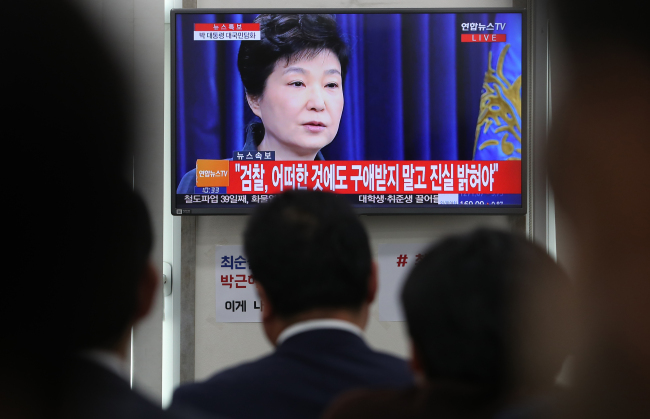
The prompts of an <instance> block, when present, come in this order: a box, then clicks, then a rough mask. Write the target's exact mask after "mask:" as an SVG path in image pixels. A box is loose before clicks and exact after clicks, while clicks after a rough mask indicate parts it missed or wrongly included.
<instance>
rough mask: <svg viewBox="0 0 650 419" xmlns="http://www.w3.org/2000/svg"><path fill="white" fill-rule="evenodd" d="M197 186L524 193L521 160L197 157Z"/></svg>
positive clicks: (259, 190) (253, 190)
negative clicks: (241, 159) (522, 190)
mask: <svg viewBox="0 0 650 419" xmlns="http://www.w3.org/2000/svg"><path fill="white" fill-rule="evenodd" d="M196 186H197V188H200V189H195V193H204V192H203V191H204V189H203V188H221V187H226V188H227V191H228V193H230V194H277V193H281V192H283V191H286V190H291V189H310V190H324V191H332V192H337V193H341V194H374V193H377V194H404V193H406V194H480V193H491V194H495V193H498V194H520V193H521V161H518V160H510V161H473V160H472V161H451V162H450V161H420V160H418V161H327V162H324V161H310V162H305V161H300V162H296V161H251V162H244V161H230V160H197V166H196ZM210 191H211V192H210ZM207 193H215V194H218V193H220V192H217V190H216V189H211V190H209V191H208V192H207Z"/></svg>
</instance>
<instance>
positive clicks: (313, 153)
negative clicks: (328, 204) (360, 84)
mask: <svg viewBox="0 0 650 419" xmlns="http://www.w3.org/2000/svg"><path fill="white" fill-rule="evenodd" d="M255 22H256V23H259V24H260V31H261V41H258V42H255V41H252V42H242V43H241V46H240V48H239V57H238V60H237V66H238V68H239V73H240V74H241V79H242V83H243V84H244V88H245V89H246V99H247V101H248V105H249V106H250V108H251V110H252V111H253V113H254V114H255V115H256V116H257V117H258V118H259V120H258V121H252V122H251V123H250V124H249V125H248V128H247V136H246V145H245V146H244V150H260V151H271V150H272V151H275V158H276V160H314V159H316V160H320V159H322V155H321V154H320V149H321V148H323V147H325V146H326V145H328V144H329V143H330V142H332V140H333V139H334V137H335V136H336V133H337V132H338V128H339V123H340V121H341V114H342V113H343V102H344V100H343V79H344V78H345V72H346V70H347V65H348V60H349V57H348V46H347V45H346V43H345V42H344V41H343V39H342V38H341V35H340V34H339V31H338V28H337V25H336V20H335V19H334V17H333V16H331V15H327V14H261V15H259V16H258V17H257V18H256V19H255ZM256 119H257V118H256ZM260 121H261V122H260Z"/></svg>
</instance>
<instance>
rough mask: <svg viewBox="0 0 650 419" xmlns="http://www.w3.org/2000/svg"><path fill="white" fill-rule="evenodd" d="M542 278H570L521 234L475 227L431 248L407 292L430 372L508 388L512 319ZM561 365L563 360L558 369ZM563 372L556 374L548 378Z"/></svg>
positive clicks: (414, 334) (497, 389)
mask: <svg viewBox="0 0 650 419" xmlns="http://www.w3.org/2000/svg"><path fill="white" fill-rule="evenodd" d="M558 278H560V279H561V280H562V281H560V280H558ZM540 282H547V283H548V282H550V283H554V282H566V283H568V278H567V277H566V276H565V275H564V273H563V272H562V271H561V269H560V268H559V267H558V266H557V265H556V264H555V262H553V260H552V259H551V258H550V257H549V256H548V255H547V254H546V253H545V252H544V251H543V250H541V249H540V248H539V247H537V246H536V245H534V244H533V243H531V242H529V241H527V240H526V239H525V238H523V237H519V236H516V235H513V234H509V233H505V232H499V231H492V230H478V231H476V232H473V233H470V234H466V235H461V236H454V237H451V238H448V239H445V240H443V241H442V242H440V243H439V244H436V245H434V246H432V247H431V248H430V249H429V250H428V251H427V252H426V254H425V256H424V257H423V258H422V259H421V260H420V262H419V263H418V264H417V265H416V266H415V268H414V269H413V271H412V272H411V273H410V274H409V276H408V279H407V280H406V283H405V285H404V289H403V291H402V304H403V307H404V312H405V314H406V319H407V322H408V330H409V334H410V336H411V338H412V339H413V342H414V344H415V345H416V347H417V348H418V350H419V351H420V354H421V356H422V358H423V359H422V362H423V364H424V369H425V372H426V375H427V376H428V377H429V378H430V379H432V380H445V381H453V382H463V383H468V384H472V385H476V386H479V387H480V388H484V389H485V391H487V392H490V393H492V394H503V392H505V391H508V390H510V389H511V388H512V386H513V385H514V380H515V379H514V371H513V368H514V366H513V364H514V361H513V356H515V355H514V353H513V341H514V340H515V339H516V336H515V335H516V334H517V333H518V331H517V330H516V328H515V327H514V323H515V319H514V316H517V315H518V314H517V313H518V310H519V308H520V307H519V306H518V304H519V303H520V301H521V299H522V293H523V292H529V291H527V289H526V288H528V287H529V286H530V285H531V284H535V283H540ZM565 355H566V354H565ZM554 361H555V360H554ZM561 363H562V358H561V357H560V359H558V360H557V368H558V370H559V367H560V365H561ZM558 370H556V371H552V372H551V376H550V380H551V381H550V382H551V383H552V377H553V374H555V373H557V371H558Z"/></svg>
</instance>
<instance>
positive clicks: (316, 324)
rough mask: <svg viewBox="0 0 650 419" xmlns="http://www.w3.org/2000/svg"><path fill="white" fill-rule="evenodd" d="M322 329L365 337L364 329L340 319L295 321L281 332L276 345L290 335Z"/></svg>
mask: <svg viewBox="0 0 650 419" xmlns="http://www.w3.org/2000/svg"><path fill="white" fill-rule="evenodd" d="M322 329H335V330H344V331H346V332H350V333H353V334H355V335H357V336H359V337H360V338H362V339H363V331H362V330H361V329H360V328H359V327H358V326H357V325H355V324H352V323H350V322H347V321H344V320H338V319H317V320H307V321H304V322H299V323H295V324H292V325H291V326H289V327H287V328H286V329H284V330H283V331H282V333H280V336H278V340H277V341H276V345H277V346H280V345H281V344H282V343H283V342H285V341H286V340H287V339H289V338H290V337H292V336H295V335H298V334H300V333H305V332H309V331H312V330H322Z"/></svg>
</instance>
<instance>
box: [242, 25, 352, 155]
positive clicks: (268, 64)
mask: <svg viewBox="0 0 650 419" xmlns="http://www.w3.org/2000/svg"><path fill="white" fill-rule="evenodd" d="M255 22H256V23H259V24H260V31H261V37H260V38H261V39H260V41H251V42H242V43H241V46H240V47H239V55H238V57H237V67H238V68H239V74H240V75H241V80H242V83H243V84H244V88H245V89H246V93H247V94H248V95H250V96H251V97H261V96H262V94H263V93H264V88H265V87H266V80H267V79H268V78H269V75H271V73H272V72H273V69H274V68H275V64H276V63H277V62H278V61H280V60H283V59H284V60H286V61H287V63H289V62H290V61H292V60H298V59H301V58H310V57H315V56H316V55H318V54H319V53H320V52H322V51H324V50H330V51H332V52H333V53H334V54H336V56H337V57H338V59H339V63H341V78H342V80H345V75H346V73H347V69H348V63H349V60H350V57H349V54H350V52H349V48H348V45H347V44H346V43H345V41H344V40H343V38H342V37H341V35H340V34H339V31H338V28H337V25H336V19H334V16H333V15H329V14H260V15H258V16H257V17H256V18H255ZM246 130H247V134H248V135H251V136H252V138H253V139H254V141H255V144H256V145H259V143H260V142H261V141H262V140H263V139H264V133H265V130H264V124H262V123H261V121H260V119H259V118H258V117H255V118H253V120H252V121H251V122H250V123H249V124H248V126H247V127H246Z"/></svg>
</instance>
